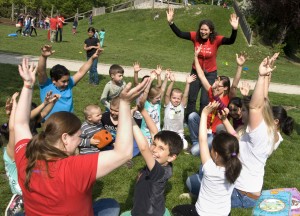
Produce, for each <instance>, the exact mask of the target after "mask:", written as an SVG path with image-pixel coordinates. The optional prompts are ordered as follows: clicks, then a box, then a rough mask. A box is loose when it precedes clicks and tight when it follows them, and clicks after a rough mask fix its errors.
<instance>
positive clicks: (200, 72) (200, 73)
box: [194, 45, 211, 91]
mask: <svg viewBox="0 0 300 216" xmlns="http://www.w3.org/2000/svg"><path fill="white" fill-rule="evenodd" d="M201 48H202V45H200V46H199V47H198V48H196V49H195V58H194V62H195V66H196V71H197V74H198V77H199V79H200V81H201V83H202V85H203V87H204V88H205V90H206V91H208V90H209V88H210V87H211V85H210V84H209V82H208V81H207V79H206V77H205V75H204V72H203V70H202V68H201V66H200V63H199V60H198V55H199V53H200V52H201Z"/></svg>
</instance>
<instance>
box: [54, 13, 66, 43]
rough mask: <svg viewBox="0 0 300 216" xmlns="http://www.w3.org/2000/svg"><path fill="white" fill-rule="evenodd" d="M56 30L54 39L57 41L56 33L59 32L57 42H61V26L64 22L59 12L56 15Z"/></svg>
mask: <svg viewBox="0 0 300 216" xmlns="http://www.w3.org/2000/svg"><path fill="white" fill-rule="evenodd" d="M56 19H57V31H56V39H55V41H56V42H58V33H59V42H62V32H63V26H64V23H65V18H64V17H63V16H61V15H60V14H58V15H57V17H56Z"/></svg>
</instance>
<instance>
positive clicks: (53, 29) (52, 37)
mask: <svg viewBox="0 0 300 216" xmlns="http://www.w3.org/2000/svg"><path fill="white" fill-rule="evenodd" d="M56 32H57V19H56V17H51V18H50V41H51V43H53V42H54V40H55V37H56Z"/></svg>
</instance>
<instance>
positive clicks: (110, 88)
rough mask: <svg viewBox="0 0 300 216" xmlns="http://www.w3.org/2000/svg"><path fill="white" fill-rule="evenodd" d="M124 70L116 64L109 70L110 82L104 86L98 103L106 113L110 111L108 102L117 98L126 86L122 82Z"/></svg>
mask: <svg viewBox="0 0 300 216" xmlns="http://www.w3.org/2000/svg"><path fill="white" fill-rule="evenodd" d="M123 75H124V69H123V68H122V67H121V66H120V65H117V64H113V65H111V66H110V68H109V76H110V78H111V80H110V81H109V82H108V83H107V84H106V85H105V87H104V89H103V92H102V95H101V98H100V102H101V103H102V104H103V105H104V106H105V107H106V111H108V110H109V109H110V101H111V100H112V99H113V98H115V97H117V96H118V95H119V94H120V92H121V91H122V90H123V88H124V87H125V85H126V82H125V81H123Z"/></svg>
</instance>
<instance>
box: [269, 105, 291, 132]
mask: <svg viewBox="0 0 300 216" xmlns="http://www.w3.org/2000/svg"><path fill="white" fill-rule="evenodd" d="M272 112H273V116H274V119H275V120H276V119H277V120H278V121H279V128H280V130H281V131H282V132H283V133H284V134H286V135H288V136H289V135H291V134H292V132H293V130H294V119H293V118H292V117H290V116H288V115H287V112H286V110H285V109H284V108H283V107H282V106H273V107H272Z"/></svg>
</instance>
